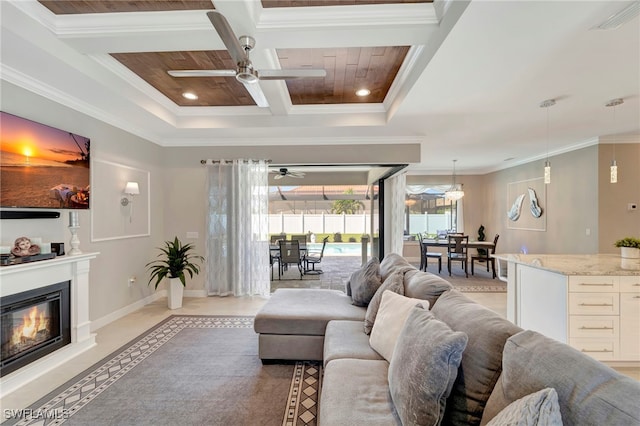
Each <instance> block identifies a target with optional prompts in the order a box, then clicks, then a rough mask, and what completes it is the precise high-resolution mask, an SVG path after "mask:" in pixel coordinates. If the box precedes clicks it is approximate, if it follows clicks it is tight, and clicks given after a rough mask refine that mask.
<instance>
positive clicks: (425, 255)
mask: <svg viewBox="0 0 640 426" xmlns="http://www.w3.org/2000/svg"><path fill="white" fill-rule="evenodd" d="M418 241H419V242H420V270H421V271H426V270H427V268H428V266H429V258H431V259H438V273H440V272H442V253H439V252H435V251H432V252H430V251H429V247H428V246H427V244H426V243H425V242H424V237H423V236H422V234H418Z"/></svg>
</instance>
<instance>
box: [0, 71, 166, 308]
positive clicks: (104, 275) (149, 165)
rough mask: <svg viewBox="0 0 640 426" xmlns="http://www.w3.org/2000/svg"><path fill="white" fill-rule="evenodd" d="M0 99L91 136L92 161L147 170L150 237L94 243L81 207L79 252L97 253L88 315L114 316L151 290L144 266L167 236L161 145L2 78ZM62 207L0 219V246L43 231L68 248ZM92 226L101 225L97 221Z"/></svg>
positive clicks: (9, 108) (6, 107)
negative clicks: (43, 215) (45, 215)
mask: <svg viewBox="0 0 640 426" xmlns="http://www.w3.org/2000/svg"><path fill="white" fill-rule="evenodd" d="M1 100H2V110H3V111H6V112H9V113H11V114H15V115H18V116H21V117H24V118H28V119H30V120H34V121H37V122H41V123H44V124H47V125H50V126H54V127H57V128H60V129H63V130H68V131H70V132H73V133H77V134H79V135H83V136H86V137H89V138H90V139H91V156H92V157H93V159H94V160H95V159H101V160H106V161H112V162H115V163H119V164H123V165H126V166H129V167H135V168H140V169H145V170H149V171H150V172H151V184H150V186H151V191H152V193H151V206H150V207H151V212H152V215H151V236H149V237H138V238H126V239H118V240H112V241H101V242H94V243H92V242H91V233H90V230H91V226H90V223H91V222H90V221H91V215H90V211H88V210H84V211H80V212H79V216H80V231H79V233H78V237H79V238H80V242H81V244H80V249H81V250H82V251H83V252H85V253H89V252H100V255H99V256H98V257H97V258H96V259H95V260H93V261H92V262H91V272H90V282H91V284H90V286H89V291H90V293H89V300H90V306H89V316H90V319H91V320H92V321H95V320H97V319H100V318H103V317H106V316H109V315H112V314H113V313H114V312H116V311H118V310H119V309H123V308H125V307H127V306H129V305H131V304H133V303H135V302H137V301H139V300H141V299H144V298H145V297H146V296H149V295H150V294H152V293H153V291H154V290H153V287H149V286H147V274H146V271H145V267H144V265H145V264H146V263H147V262H149V260H150V259H151V258H152V256H155V247H157V246H159V245H160V244H161V243H162V241H163V240H164V238H165V233H164V231H163V228H162V227H163V222H164V220H163V209H164V204H165V200H164V197H165V193H164V190H163V188H162V187H163V185H164V184H163V181H162V178H161V177H162V174H161V172H160V167H159V165H160V154H161V151H162V149H161V148H160V147H158V146H157V145H155V144H152V143H150V142H148V141H146V140H144V139H141V138H139V137H136V136H133V135H131V134H129V133H127V132H124V131H122V130H119V129H117V128H115V127H113V126H110V125H108V124H105V123H104V122H102V121H99V120H96V119H93V118H91V117H89V116H87V115H85V114H82V113H80V112H78V111H75V110H73V109H70V108H67V107H64V106H62V105H60V104H58V103H55V102H52V101H50V100H47V99H45V98H43V97H41V96H39V95H36V94H34V93H32V92H29V91H26V90H24V89H21V88H18V87H16V86H13V85H11V84H9V83H7V82H2V98H1ZM136 201H138V200H136ZM117 202H118V200H116V203H117ZM51 210H55V209H51ZM60 212H61V217H60V218H59V219H30V220H2V221H0V239H1V241H2V243H3V245H6V243H7V242H11V241H13V240H14V239H15V238H17V237H19V236H22V235H29V236H32V237H35V236H42V238H43V240H44V241H62V242H65V245H66V246H67V247H69V240H70V234H69V231H68V229H67V225H68V216H66V214H65V213H66V210H60ZM94 225H95V226H97V227H99V226H100V225H101V224H100V223H95V224H94ZM68 249H69V248H67V250H68ZM131 276H135V277H137V282H136V284H135V285H133V286H132V287H129V286H128V279H129V277H131Z"/></svg>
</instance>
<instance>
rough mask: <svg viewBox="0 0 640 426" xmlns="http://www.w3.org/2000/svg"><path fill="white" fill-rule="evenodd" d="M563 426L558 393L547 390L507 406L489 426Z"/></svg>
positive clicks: (551, 389) (553, 390) (552, 389)
mask: <svg viewBox="0 0 640 426" xmlns="http://www.w3.org/2000/svg"><path fill="white" fill-rule="evenodd" d="M499 425H511V426H562V416H561V415H560V405H559V404H558V393H557V392H556V390H555V389H554V388H545V389H542V390H539V391H538V392H535V393H532V394H531V395H527V396H525V397H522V398H520V399H518V400H516V401H513V402H512V403H511V404H509V405H507V406H506V407H505V408H504V409H503V410H502V411H500V412H499V413H498V415H497V416H495V417H494V418H493V419H491V421H490V422H489V423H487V426H499Z"/></svg>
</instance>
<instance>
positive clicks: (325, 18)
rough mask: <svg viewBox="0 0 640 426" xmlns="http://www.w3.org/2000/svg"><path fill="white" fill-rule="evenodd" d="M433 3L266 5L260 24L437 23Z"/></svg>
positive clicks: (272, 26) (277, 26)
mask: <svg viewBox="0 0 640 426" xmlns="http://www.w3.org/2000/svg"><path fill="white" fill-rule="evenodd" d="M438 22H439V19H438V17H437V14H436V10H435V8H434V7H433V4H431V3H408V4H402V5H398V4H381V5H357V6H348V5H345V6H324V7H291V8H267V9H262V11H261V13H260V16H259V18H258V22H257V23H256V28H258V29H263V30H269V29H282V28H327V27H334V28H336V27H350V28H353V27H362V26H407V25H437V24H438Z"/></svg>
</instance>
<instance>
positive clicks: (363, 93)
mask: <svg viewBox="0 0 640 426" xmlns="http://www.w3.org/2000/svg"><path fill="white" fill-rule="evenodd" d="M370 93H371V90H369V89H359V90H356V95H357V96H369V94H370Z"/></svg>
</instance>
